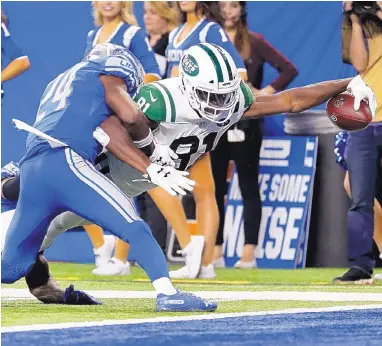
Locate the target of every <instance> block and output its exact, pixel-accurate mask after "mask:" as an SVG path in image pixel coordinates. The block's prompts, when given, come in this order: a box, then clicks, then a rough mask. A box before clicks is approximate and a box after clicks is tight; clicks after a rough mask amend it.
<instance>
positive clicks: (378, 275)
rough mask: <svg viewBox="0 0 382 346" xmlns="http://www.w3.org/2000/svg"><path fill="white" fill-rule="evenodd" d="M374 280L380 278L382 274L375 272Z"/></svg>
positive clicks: (381, 278)
mask: <svg viewBox="0 0 382 346" xmlns="http://www.w3.org/2000/svg"><path fill="white" fill-rule="evenodd" d="M374 280H382V274H375V275H374Z"/></svg>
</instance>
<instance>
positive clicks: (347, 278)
mask: <svg viewBox="0 0 382 346" xmlns="http://www.w3.org/2000/svg"><path fill="white" fill-rule="evenodd" d="M371 275H372V274H370V273H368V272H366V271H364V270H363V269H361V268H358V267H351V268H350V269H349V270H348V271H347V272H346V273H345V274H344V275H342V276H339V277H337V278H334V279H333V281H332V282H333V283H334V284H359V285H370V284H373V283H374V281H373V278H372V276H371Z"/></svg>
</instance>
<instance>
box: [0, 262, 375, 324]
mask: <svg viewBox="0 0 382 346" xmlns="http://www.w3.org/2000/svg"><path fill="white" fill-rule="evenodd" d="M93 267H94V266H93V265H83V264H68V263H52V264H51V273H52V275H53V276H54V277H55V278H56V280H57V281H58V282H59V284H60V286H61V287H66V286H68V284H70V283H74V284H75V287H76V288H77V289H82V290H90V289H92V290H137V291H147V290H152V286H151V284H150V283H149V281H148V279H147V276H146V275H145V273H144V272H143V271H142V270H141V269H140V268H138V267H132V274H131V275H130V276H125V277H121V276H111V277H99V276H94V275H92V273H91V270H92V269H93ZM344 271H345V269H304V270H265V269H261V270H257V269H256V270H237V269H218V270H217V271H216V272H217V277H218V279H216V280H199V279H198V280H183V281H177V280H175V285H176V286H177V287H179V288H180V289H182V290H187V291H203V290H204V291H218V290H222V291H322V292H369V293H370V292H379V293H381V292H382V282H379V283H377V284H375V285H367V286H364V285H362V286H361V285H346V286H343V285H339V286H337V285H333V284H331V280H332V279H333V277H335V276H337V275H340V274H341V273H343V272H344ZM2 287H3V288H26V284H25V281H24V280H20V281H19V282H17V283H15V284H13V285H2ZM103 302H104V305H102V306H92V307H86V306H65V305H44V304H40V303H39V302H37V301H25V300H24V301H23V300H12V301H7V300H3V301H2V325H3V326H11V325H22V324H31V323H36V324H37V323H58V322H76V321H94V320H105V319H128V318H146V317H157V316H163V315H166V314H163V313H160V314H158V313H156V312H154V309H155V300H154V299H104V300H103ZM353 304H356V305H358V304H367V303H365V302H360V303H358V302H310V301H307V302H304V301H226V302H220V303H219V309H218V312H242V311H262V310H273V309H285V308H295V307H327V306H336V305H353ZM172 315H173V314H172Z"/></svg>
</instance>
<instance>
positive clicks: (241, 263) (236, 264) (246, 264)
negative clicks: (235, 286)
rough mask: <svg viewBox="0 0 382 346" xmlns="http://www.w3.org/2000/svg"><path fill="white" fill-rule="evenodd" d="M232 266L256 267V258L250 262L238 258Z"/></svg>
mask: <svg viewBox="0 0 382 346" xmlns="http://www.w3.org/2000/svg"><path fill="white" fill-rule="evenodd" d="M234 268H237V269H253V268H257V263H256V258H255V259H254V260H253V261H251V262H243V261H241V260H239V261H237V262H236V263H235V265H234Z"/></svg>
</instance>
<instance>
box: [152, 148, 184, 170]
mask: <svg viewBox="0 0 382 346" xmlns="http://www.w3.org/2000/svg"><path fill="white" fill-rule="evenodd" d="M177 158H178V155H177V154H175V152H174V151H172V150H171V148H170V147H169V146H167V145H163V144H159V143H155V149H154V152H153V153H152V155H151V156H150V161H151V162H152V163H156V164H158V165H161V166H171V167H175V165H176V163H175V161H174V160H176V159H177Z"/></svg>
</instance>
